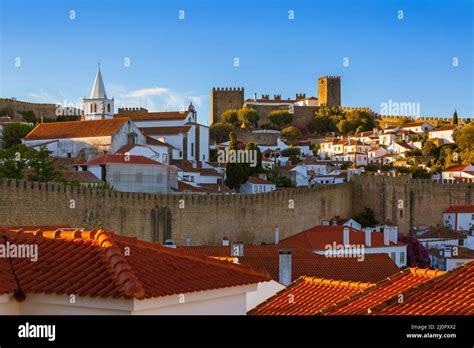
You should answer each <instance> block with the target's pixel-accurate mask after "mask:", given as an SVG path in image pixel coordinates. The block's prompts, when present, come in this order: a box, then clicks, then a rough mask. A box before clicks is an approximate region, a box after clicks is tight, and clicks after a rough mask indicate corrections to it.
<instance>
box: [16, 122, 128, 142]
mask: <svg viewBox="0 0 474 348" xmlns="http://www.w3.org/2000/svg"><path fill="white" fill-rule="evenodd" d="M127 121H128V119H126V118H120V119H111V120H94V121H69V122H51V123H40V124H39V125H37V126H36V127H35V128H34V129H33V130H32V131H31V132H29V133H28V135H27V136H26V137H25V138H24V139H25V140H40V139H41V140H42V139H64V138H91V137H105V136H112V135H114V134H115V133H116V132H117V131H118V130H119V129H120V128H121V127H122V126H123V125H124V124H125V123H126V122H127Z"/></svg>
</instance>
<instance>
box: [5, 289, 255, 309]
mask: <svg viewBox="0 0 474 348" xmlns="http://www.w3.org/2000/svg"><path fill="white" fill-rule="evenodd" d="M255 290H257V284H249V285H242V286H234V287H228V288H222V289H214V290H207V291H198V292H193V293H185V294H179V295H171V296H165V297H158V298H152V299H146V300H137V299H122V298H118V299H115V298H108V297H106V298H101V297H85V296H76V297H75V303H71V302H70V296H69V295H56V294H33V293H27V294H26V299H25V301H23V302H17V301H16V300H15V299H14V298H13V297H12V295H11V294H6V295H2V296H0V314H3V315H18V314H20V315H127V314H128V315H130V314H131V315H134V314H139V315H245V314H246V313H247V304H246V302H247V293H248V292H252V291H255Z"/></svg>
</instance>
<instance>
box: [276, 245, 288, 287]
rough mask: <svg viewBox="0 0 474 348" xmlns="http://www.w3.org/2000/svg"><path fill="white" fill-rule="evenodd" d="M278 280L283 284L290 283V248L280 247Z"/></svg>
mask: <svg viewBox="0 0 474 348" xmlns="http://www.w3.org/2000/svg"><path fill="white" fill-rule="evenodd" d="M278 252H279V254H280V255H279V258H280V259H279V261H280V262H279V278H278V280H279V282H280V283H281V284H283V285H285V286H287V285H289V284H290V283H291V250H290V249H280V250H279V251H278Z"/></svg>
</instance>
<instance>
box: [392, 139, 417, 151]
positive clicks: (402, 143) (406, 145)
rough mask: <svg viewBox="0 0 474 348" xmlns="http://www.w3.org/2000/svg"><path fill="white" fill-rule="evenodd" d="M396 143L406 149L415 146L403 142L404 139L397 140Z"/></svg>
mask: <svg viewBox="0 0 474 348" xmlns="http://www.w3.org/2000/svg"><path fill="white" fill-rule="evenodd" d="M396 143H397V145H399V146H401V147H404V148H405V149H407V150H413V149H414V148H415V147H414V146H411V145H410V144H407V143H405V142H404V141H397V142H396Z"/></svg>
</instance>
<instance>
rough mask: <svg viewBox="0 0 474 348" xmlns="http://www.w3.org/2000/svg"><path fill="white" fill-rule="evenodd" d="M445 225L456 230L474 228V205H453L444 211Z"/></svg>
mask: <svg viewBox="0 0 474 348" xmlns="http://www.w3.org/2000/svg"><path fill="white" fill-rule="evenodd" d="M443 223H444V226H446V227H449V228H452V229H453V230H455V231H471V230H473V229H474V205H452V206H450V207H449V208H448V209H446V210H445V211H444V213H443Z"/></svg>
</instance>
